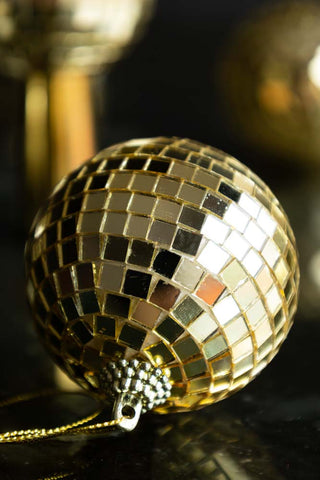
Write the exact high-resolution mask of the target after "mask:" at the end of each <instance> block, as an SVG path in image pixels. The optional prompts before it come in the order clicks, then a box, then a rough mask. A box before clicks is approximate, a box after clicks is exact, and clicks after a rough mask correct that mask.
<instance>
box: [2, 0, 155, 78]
mask: <svg viewBox="0 0 320 480" xmlns="http://www.w3.org/2000/svg"><path fill="white" fill-rule="evenodd" d="M153 6H154V0H0V45H1V48H0V54H1V61H2V69H9V70H10V71H12V72H14V73H17V74H19V73H21V72H25V70H27V69H28V68H29V66H30V65H31V66H33V67H34V66H38V67H39V68H43V67H44V64H47V65H48V66H53V67H57V66H59V67H66V66H67V67H73V68H81V69H84V70H89V71H90V70H91V69H94V68H99V67H101V65H104V64H105V63H112V62H114V61H116V60H117V59H118V58H119V57H120V56H121V55H122V53H123V50H124V49H125V48H126V47H127V46H128V45H129V44H130V43H132V41H133V40H135V39H136V37H137V36H139V34H140V33H141V30H142V27H143V25H144V24H145V22H146V20H148V18H149V17H150V16H151V13H152V10H153Z"/></svg>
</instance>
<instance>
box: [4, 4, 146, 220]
mask: <svg viewBox="0 0 320 480" xmlns="http://www.w3.org/2000/svg"><path fill="white" fill-rule="evenodd" d="M153 5H154V0H116V1H115V0H86V1H82V0H81V1H80V0H55V1H51V0H50V1H49V0H41V1H39V0H28V1H25V0H18V1H15V2H12V1H10V0H2V1H1V2H0V55H1V59H2V62H1V63H2V71H3V72H4V73H5V74H10V75H13V76H19V77H21V76H23V77H25V78H26V97H25V167H24V170H25V191H26V197H27V202H26V205H27V207H26V208H27V209H28V212H27V218H26V222H27V223H29V220H30V215H32V214H33V213H34V210H35V208H36V206H37V205H39V202H41V201H43V199H44V198H45V196H46V192H47V191H48V189H51V188H52V187H53V185H55V184H56V183H57V181H58V180H59V179H60V178H62V177H63V176H64V175H65V174H67V173H68V172H69V171H71V170H73V169H74V168H76V166H77V165H78V164H79V162H82V161H83V160H85V159H86V158H89V157H90V156H92V155H93V153H94V152H95V151H96V134H95V124H94V123H95V122H94V116H95V113H94V111H95V107H94V101H93V98H92V92H91V91H92V79H93V76H94V75H96V74H98V73H99V72H102V71H103V70H104V69H105V68H106V67H107V66H109V65H111V64H113V63H114V62H115V61H117V60H118V59H119V58H120V57H121V56H122V55H123V54H124V52H125V51H126V50H127V49H128V47H129V45H131V44H132V43H133V42H134V41H135V40H136V39H137V38H138V37H139V36H140V35H141V33H142V31H143V26H144V25H145V24H146V21H147V20H148V19H149V18H150V16H151V13H152V10H153Z"/></svg>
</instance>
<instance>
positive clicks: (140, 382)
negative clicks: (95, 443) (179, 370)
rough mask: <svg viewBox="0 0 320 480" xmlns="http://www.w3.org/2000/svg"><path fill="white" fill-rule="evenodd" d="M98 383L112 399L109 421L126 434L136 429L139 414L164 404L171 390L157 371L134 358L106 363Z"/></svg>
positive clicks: (159, 369)
mask: <svg viewBox="0 0 320 480" xmlns="http://www.w3.org/2000/svg"><path fill="white" fill-rule="evenodd" d="M100 384H101V387H102V389H103V391H104V392H105V393H106V394H107V396H109V397H110V396H111V397H112V398H114V399H115V403H114V407H113V418H114V420H120V423H119V427H120V428H121V429H122V430H126V431H131V430H133V429H134V428H135V427H136V426H137V423H138V421H139V418H140V415H141V413H145V412H147V411H148V410H152V409H153V408H154V407H155V406H158V405H161V404H163V403H165V402H166V400H167V398H168V397H169V396H170V391H171V384H170V382H169V379H168V377H167V376H166V375H165V374H164V373H163V371H162V370H161V368H157V367H154V366H153V365H152V364H151V363H149V362H140V361H139V360H137V359H133V360H131V361H130V362H128V361H127V360H124V359H121V360H118V361H116V362H109V363H108V364H107V365H106V367H105V368H103V370H102V372H101V374H100ZM121 419H122V420H121Z"/></svg>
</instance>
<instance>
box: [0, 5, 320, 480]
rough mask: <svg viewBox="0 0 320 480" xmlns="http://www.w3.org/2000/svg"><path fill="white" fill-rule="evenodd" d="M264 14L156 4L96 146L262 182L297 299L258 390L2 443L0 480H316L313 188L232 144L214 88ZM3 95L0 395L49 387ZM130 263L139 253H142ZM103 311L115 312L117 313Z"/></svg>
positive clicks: (4, 425)
mask: <svg viewBox="0 0 320 480" xmlns="http://www.w3.org/2000/svg"><path fill="white" fill-rule="evenodd" d="M261 3H262V2H259V1H258V0H244V1H242V2H235V1H234V0H227V1H224V2H213V1H212V0H202V2H197V5H196V6H195V4H194V1H193V0H188V1H187V0H179V1H178V0H177V1H175V2H173V1H172V0H160V3H159V7H158V10H157V15H156V17H155V19H154V21H153V22H152V24H151V27H150V29H149V32H148V34H147V36H146V37H145V38H144V40H143V41H142V42H141V43H140V44H139V45H138V46H136V47H135V49H134V50H133V51H132V53H131V55H130V56H129V57H128V58H127V59H125V60H123V61H122V62H121V63H120V64H119V65H117V66H116V67H115V68H114V69H113V71H112V72H111V73H110V75H109V77H106V78H104V79H101V83H100V86H103V89H104V90H105V101H104V106H105V110H106V112H107V113H106V112H105V110H104V113H103V114H102V113H101V118H100V128H99V135H100V146H105V145H107V144H110V143H112V142H114V141H120V140H124V139H126V138H130V137H141V136H151V135H181V136H189V137H191V138H195V139H197V140H199V141H205V142H208V143H210V144H212V145H215V146H217V147H219V148H222V149H224V150H226V151H228V152H230V153H232V154H234V155H236V156H237V157H238V158H239V159H240V160H242V161H243V162H244V163H246V164H247V165H248V166H250V167H251V168H253V169H254V170H255V171H256V172H257V173H258V174H259V175H260V176H261V177H262V178H263V179H264V180H266V181H267V182H268V183H269V185H270V186H271V187H272V189H273V190H274V191H275V193H276V194H277V195H278V196H279V198H280V199H281V200H282V201H283V203H284V206H285V208H286V210H287V211H288V213H289V216H290V218H291V220H292V224H293V227H294V230H295V232H296V235H297V238H298V246H299V248H300V251H301V264H302V270H303V282H302V292H301V296H302V300H303V301H302V302H301V304H300V305H301V306H300V312H299V313H298V314H297V317H296V321H295V325H294V327H293V330H292V332H291V333H290V335H289V338H288V340H287V341H286V342H285V344H284V346H283V347H282V349H281V351H280V353H279V355H278V356H277V357H276V359H275V360H274V361H273V362H272V364H271V365H270V366H268V367H267V369H266V370H265V371H263V373H262V374H261V375H260V376H259V377H258V378H257V379H256V380H255V381H254V382H253V383H252V384H250V385H249V386H248V387H246V388H245V389H244V390H243V391H242V392H240V393H238V394H236V395H235V396H234V397H232V398H230V399H228V400H225V401H223V402H222V403H221V404H217V405H213V406H211V407H207V408H205V409H203V410H202V411H200V412H194V413H192V414H177V415H171V416H155V415H152V414H148V415H146V417H145V418H143V419H142V421H141V424H140V425H139V426H138V428H137V430H136V431H134V432H132V433H130V434H123V435H119V434H117V435H116V434H115V433H113V434H112V435H111V436H110V437H104V438H102V437H95V438H86V437H77V438H70V437H68V438H61V439H55V440H47V441H42V442H39V443H34V444H28V445H2V446H0V478H1V480H2V479H4V480H6V479H9V480H19V479H23V480H28V479H32V480H33V479H34V480H35V479H40V478H43V479H44V478H47V477H50V475H53V474H60V473H61V474H62V473H69V474H70V476H69V477H66V478H75V479H80V480H81V479H91V478H106V479H112V480H118V479H119V480H121V479H127V480H130V479H138V478H139V479H142V480H143V479H148V480H157V479H163V478H166V479H169V480H170V479H178V480H179V479H181V480H198V479H199V480H200V479H201V480H202V479H204V480H206V479H216V480H224V479H226V478H230V479H235V480H243V479H248V480H249V479H250V480H251V479H262V480H268V479H270V480H271V479H272V480H278V479H279V480H280V479H288V480H318V479H320V387H319V355H318V351H319V346H318V345H319V339H320V324H319V321H318V318H319V314H318V310H317V302H314V307H313V308H311V309H310V308H308V307H309V306H310V303H311V301H310V298H311V296H310V295H309V292H310V291H312V292H316V290H315V289H314V287H312V289H313V290H312V289H311V286H310V285H311V283H310V282H309V283H308V280H306V276H307V272H308V268H307V267H308V264H307V260H308V261H309V257H310V255H311V252H313V251H315V250H316V249H318V248H319V247H318V245H319V243H320V234H319V231H320V226H319V225H320V222H319V216H318V213H317V212H318V205H319V201H320V199H319V194H318V192H319V187H318V184H317V183H316V180H315V179H314V178H312V181H311V180H310V179H309V180H308V179H307V178H306V175H303V174H301V172H299V174H298V172H297V170H294V169H293V168H292V167H288V164H280V163H278V162H277V159H276V158H268V159H266V158H263V157H262V156H261V154H260V155H256V153H255V152H252V151H249V150H247V149H246V148H245V146H244V145H240V144H236V143H235V142H234V140H233V138H232V137H231V135H230V133H229V132H228V130H227V129H226V128H225V124H224V121H223V112H222V111H221V108H220V106H219V105H220V101H219V95H218V94H217V93H216V91H215V90H214V84H215V68H216V62H217V60H218V58H219V56H220V55H221V54H222V53H221V52H222V51H223V50H222V49H223V45H224V44H225V42H226V41H227V40H228V38H229V37H230V35H231V33H232V31H233V28H234V25H236V24H237V23H238V22H239V20H240V19H241V18H244V17H246V16H247V15H248V12H249V11H251V10H252V8H253V7H254V6H257V5H258V4H261ZM265 3H268V2H266V1H265ZM269 3H271V2H269ZM0 96H1V102H2V109H1V113H0V127H1V129H0V151H1V159H0V198H1V212H0V213H1V221H2V230H1V232H2V235H1V237H0V262H1V263H0V265H1V276H0V278H1V290H0V300H1V301H0V314H1V332H0V364H1V369H0V382H1V397H3V398H5V397H7V396H9V395H12V394H14V393H19V392H26V391H35V390H38V389H39V388H43V387H46V386H50V385H52V384H53V364H52V363H51V361H50V360H49V358H48V356H47V354H46V352H45V351H44V350H43V348H42V346H41V344H40V342H39V340H38V338H37V336H36V333H35V332H34V330H33V325H32V322H31V319H30V316H29V314H28V310H27V306H26V302H25V294H24V289H25V279H24V273H23V242H24V233H23V228H22V225H23V204H22V202H21V188H20V187H21V157H22V150H23V140H22V120H23V115H22V113H23V101H22V99H23V83H22V82H17V81H12V80H9V79H4V78H3V79H2V80H1V82H0ZM314 173H316V172H314ZM316 176H317V175H316V174H315V175H313V177H316ZM317 222H318V223H317ZM110 249H111V247H110ZM110 251H111V250H110ZM110 254H111V253H110ZM108 255H109V253H108ZM112 255H114V252H113V253H112ZM135 255H136V256H137V259H138V258H139V257H140V256H141V251H140V250H139V248H138V245H137V251H136V252H135ZM308 255H309V256H308ZM53 260H54V259H53ZM139 262H140V260H139V261H138V260H137V263H138V264H139ZM167 268H168V269H169V268H171V264H170V262H168V264H167ZM308 295H309V296H308ZM313 297H314V298H315V293H313ZM305 299H307V300H308V302H306V300H305ZM115 301H116V299H115ZM109 307H110V313H112V308H114V306H113V305H110V306H109ZM123 308H124V309H125V308H126V306H125V305H124V306H123ZM87 403H88V402H85V401H84V399H83V398H82V399H81V401H80V399H75V400H74V401H71V400H70V398H68V399H67V398H64V397H62V398H60V399H58V400H56V401H55V402H43V401H42V402H40V403H39V402H32V403H31V404H30V405H29V406H28V405H26V406H22V405H21V406H19V407H15V408H13V407H12V408H10V409H0V428H1V430H2V431H4V430H6V429H12V428H23V427H26V426H32V425H35V426H42V425H44V424H47V425H59V424H62V423H64V422H67V421H72V420H74V419H75V418H80V417H81V416H82V415H83V414H84V413H85V412H87V411H91V409H92V405H91V404H90V405H89V404H87ZM89 403H90V402H89ZM72 472H73V473H72Z"/></svg>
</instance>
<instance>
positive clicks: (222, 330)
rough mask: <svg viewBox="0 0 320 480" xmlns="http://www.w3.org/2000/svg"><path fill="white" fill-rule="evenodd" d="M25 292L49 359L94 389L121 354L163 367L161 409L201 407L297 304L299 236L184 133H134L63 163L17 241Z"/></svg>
mask: <svg viewBox="0 0 320 480" xmlns="http://www.w3.org/2000/svg"><path fill="white" fill-rule="evenodd" d="M26 265H27V276H28V288H27V290H28V297H29V301H30V304H31V307H32V311H33V315H34V319H35V323H36V326H37V329H38V330H39V332H40V335H41V337H42V339H43V341H44V343H45V345H46V347H47V348H48V350H49V352H50V353H51V355H52V356H53V358H54V359H55V360H56V362H57V363H58V365H60V366H61V367H62V369H63V370H65V372H66V373H67V374H68V375H69V376H70V377H71V378H72V379H74V380H75V381H77V382H78V383H79V384H80V385H82V386H83V387H84V388H86V389H90V390H92V391H94V392H96V393H98V394H102V395H103V391H102V388H101V384H100V381H99V372H101V370H102V369H103V368H104V366H105V365H106V363H107V362H109V361H114V360H117V359H119V358H124V359H126V360H130V359H133V358H136V359H138V360H147V361H149V362H151V363H152V364H153V365H154V366H159V367H161V368H162V369H163V370H164V372H165V373H166V374H167V375H168V376H169V378H170V380H171V382H172V385H173V388H172V395H171V397H170V398H169V399H168V401H167V402H166V404H165V405H164V406H161V407H158V410H159V411H161V412H168V411H177V410H178V411H179V410H188V409H195V408H200V407H202V406H204V405H209V404H211V403H213V402H216V401H218V400H221V399H223V398H225V397H227V396H228V395H230V394H232V393H233V392H235V391H237V390H239V389H240V388H242V387H243V386H245V385H246V384H247V383H248V382H249V381H250V380H252V379H253V378H254V377H255V376H256V375H257V374H258V373H259V372H260V371H261V370H262V369H263V368H264V367H265V366H266V365H267V364H268V363H269V362H270V360H271V359H272V358H273V357H274V355H275V354H276V353H277V351H278V349H279V347H280V345H281V344H282V342H283V340H284V339H285V338H286V336H287V334H288V332H289V329H290V327H291V324H292V318H293V315H294V312H295V310H296V304H297V289H298V282H299V269H298V263H297V254H296V248H295V240H294V236H293V233H292V230H291V228H290V225H289V223H288V220H287V217H286V215H285V213H284V212H283V210H282V208H281V206H280V205H279V202H278V201H277V199H276V198H275V197H274V195H273V194H272V192H271V191H270V190H269V188H268V187H267V186H266V185H265V184H264V183H263V182H262V181H261V180H260V179H259V178H258V177H257V176H256V175H254V174H253V173H252V172H251V171H250V170H249V169H248V168H246V167H245V166H244V165H242V164H241V163H240V162H238V161H237V160H236V159H234V158H233V157H230V156H229V155H227V154H225V153H223V152H221V151H219V150H216V149H214V148H212V147H209V146H207V145H203V144H201V143H198V142H194V141H191V140H187V139H178V138H163V137H159V138H154V139H143V140H141V139H140V140H131V141H128V142H125V143H121V144H118V145H114V146H112V147H109V148H107V149H105V150H103V151H102V152H100V153H99V154H98V155H96V156H95V157H94V158H93V159H92V160H90V161H89V162H87V163H86V164H84V165H83V166H81V167H80V168H78V169H77V170H76V171H74V172H73V173H71V174H70V175H68V176H66V177H65V178H64V179H63V180H62V181H61V182H60V183H59V184H58V186H57V187H56V189H55V190H54V191H53V193H52V195H51V196H50V197H49V200H48V202H47V204H46V206H45V207H44V208H43V209H42V210H40V211H39V213H38V215H37V217H36V219H35V221H34V224H33V226H32V229H31V232H30V236H29V240H28V242H27V246H26Z"/></svg>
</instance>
